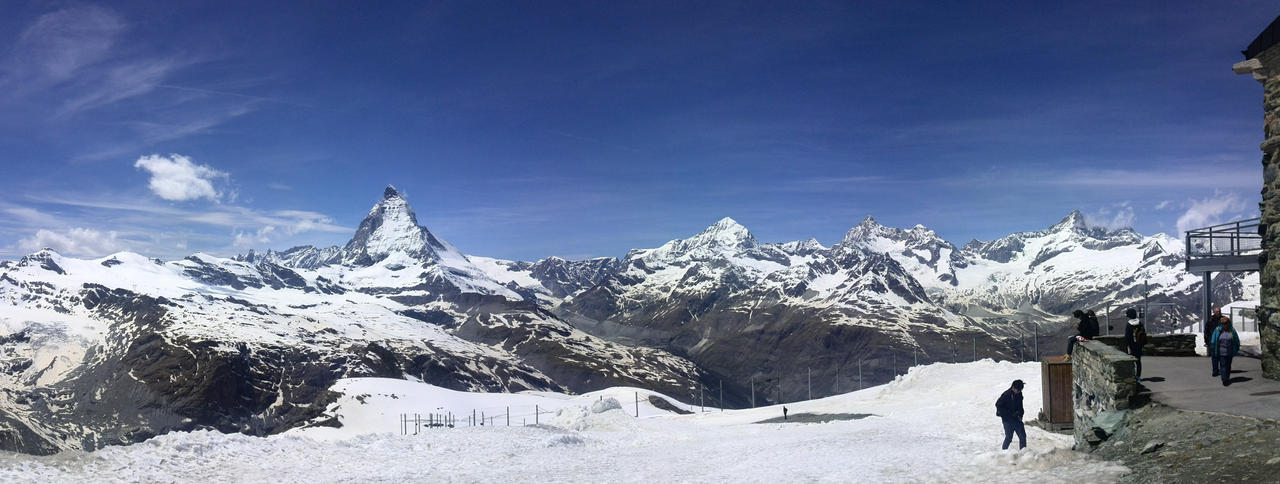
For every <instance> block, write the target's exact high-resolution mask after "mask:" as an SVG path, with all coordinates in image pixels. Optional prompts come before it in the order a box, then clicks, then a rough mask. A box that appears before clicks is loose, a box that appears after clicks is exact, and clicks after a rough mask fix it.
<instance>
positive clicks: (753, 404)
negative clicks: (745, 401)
mask: <svg viewBox="0 0 1280 484" xmlns="http://www.w3.org/2000/svg"><path fill="white" fill-rule="evenodd" d="M751 408H756V376H755V375H751Z"/></svg>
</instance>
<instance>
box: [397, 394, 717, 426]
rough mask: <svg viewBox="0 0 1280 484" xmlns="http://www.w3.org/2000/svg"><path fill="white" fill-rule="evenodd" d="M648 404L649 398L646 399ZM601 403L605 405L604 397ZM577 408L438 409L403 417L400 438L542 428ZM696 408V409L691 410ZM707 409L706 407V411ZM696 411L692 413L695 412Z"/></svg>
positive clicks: (636, 408) (637, 401) (637, 403)
mask: <svg viewBox="0 0 1280 484" xmlns="http://www.w3.org/2000/svg"><path fill="white" fill-rule="evenodd" d="M634 393H635V402H634V412H635V416H636V417H639V416H640V402H641V397H640V392H634ZM645 400H648V397H645ZM599 401H601V402H603V401H604V396H600V399H599ZM572 406H574V404H573V403H570V402H568V401H566V402H565V404H564V405H559V406H556V405H551V406H547V405H541V404H533V405H502V406H491V407H475V408H472V409H470V410H471V413H470V415H467V414H461V415H459V414H455V413H454V412H453V411H452V410H445V409H444V408H443V407H438V409H437V411H435V412H429V413H401V414H400V435H418V434H420V433H422V432H423V431H424V430H430V429H438V428H455V427H486V426H487V427H513V426H514V427H524V426H531V425H533V426H536V425H541V424H542V420H543V419H544V418H545V417H544V416H547V415H557V414H559V413H560V411H561V410H562V409H564V408H566V407H572ZM691 408H692V407H691ZM704 409H705V407H704ZM691 411H692V410H691Z"/></svg>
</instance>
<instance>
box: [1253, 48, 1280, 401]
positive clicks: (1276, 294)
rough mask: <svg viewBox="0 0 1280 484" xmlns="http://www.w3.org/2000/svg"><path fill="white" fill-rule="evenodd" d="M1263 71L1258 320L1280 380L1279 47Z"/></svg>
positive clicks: (1268, 370)
mask: <svg viewBox="0 0 1280 484" xmlns="http://www.w3.org/2000/svg"><path fill="white" fill-rule="evenodd" d="M1257 59H1258V60H1260V61H1261V63H1262V68H1261V69H1257V70H1254V71H1253V75H1254V78H1255V79H1258V81H1259V82H1262V86H1263V87H1262V91H1263V96H1262V113H1263V126H1262V131H1263V139H1264V141H1263V142H1262V145H1261V148H1262V203H1261V204H1259V205H1260V207H1259V208H1260V209H1261V212H1262V224H1263V227H1265V228H1266V232H1265V233H1264V234H1263V242H1262V244H1263V247H1264V251H1263V259H1262V273H1261V277H1260V279H1261V282H1262V297H1261V299H1262V301H1261V307H1260V308H1259V311H1258V316H1259V317H1258V320H1259V321H1261V322H1262V323H1264V324H1262V327H1261V328H1260V332H1261V333H1262V334H1261V340H1262V373H1263V376H1266V377H1267V378H1271V379H1280V176H1277V175H1280V173H1277V171H1278V170H1280V46H1274V47H1271V48H1270V49H1267V50H1265V51H1263V52H1262V53H1261V54H1259V55H1258V57H1257Z"/></svg>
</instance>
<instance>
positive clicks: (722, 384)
mask: <svg viewBox="0 0 1280 484" xmlns="http://www.w3.org/2000/svg"><path fill="white" fill-rule="evenodd" d="M720 411H721V412H723V411H724V380H720Z"/></svg>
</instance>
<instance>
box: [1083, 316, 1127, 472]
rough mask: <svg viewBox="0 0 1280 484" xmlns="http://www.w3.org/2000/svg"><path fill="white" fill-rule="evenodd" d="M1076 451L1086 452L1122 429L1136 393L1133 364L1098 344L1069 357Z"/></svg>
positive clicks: (1119, 353)
mask: <svg viewBox="0 0 1280 484" xmlns="http://www.w3.org/2000/svg"><path fill="white" fill-rule="evenodd" d="M1071 376H1072V378H1071V380H1072V385H1071V386H1072V391H1071V399H1072V401H1073V403H1074V405H1073V406H1074V407H1075V419H1074V420H1075V437H1076V448H1077V449H1082V450H1087V449H1090V448H1092V447H1093V446H1096V445H1098V444H1099V443H1101V442H1102V441H1104V440H1106V439H1107V438H1108V437H1110V436H1111V435H1114V434H1115V433H1116V432H1117V431H1118V430H1119V429H1122V428H1124V425H1125V424H1126V423H1127V421H1128V418H1129V415H1130V414H1131V413H1132V412H1131V409H1130V405H1131V399H1133V397H1134V396H1135V395H1137V393H1138V380H1137V360H1135V359H1134V358H1133V357H1132V356H1129V355H1127V354H1124V353H1123V352H1121V351H1120V350H1117V349H1116V348H1114V347H1112V346H1110V345H1107V344H1106V343H1103V342H1100V341H1085V342H1083V343H1079V344H1077V345H1076V348H1075V351H1074V352H1073V353H1072V355H1071Z"/></svg>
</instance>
